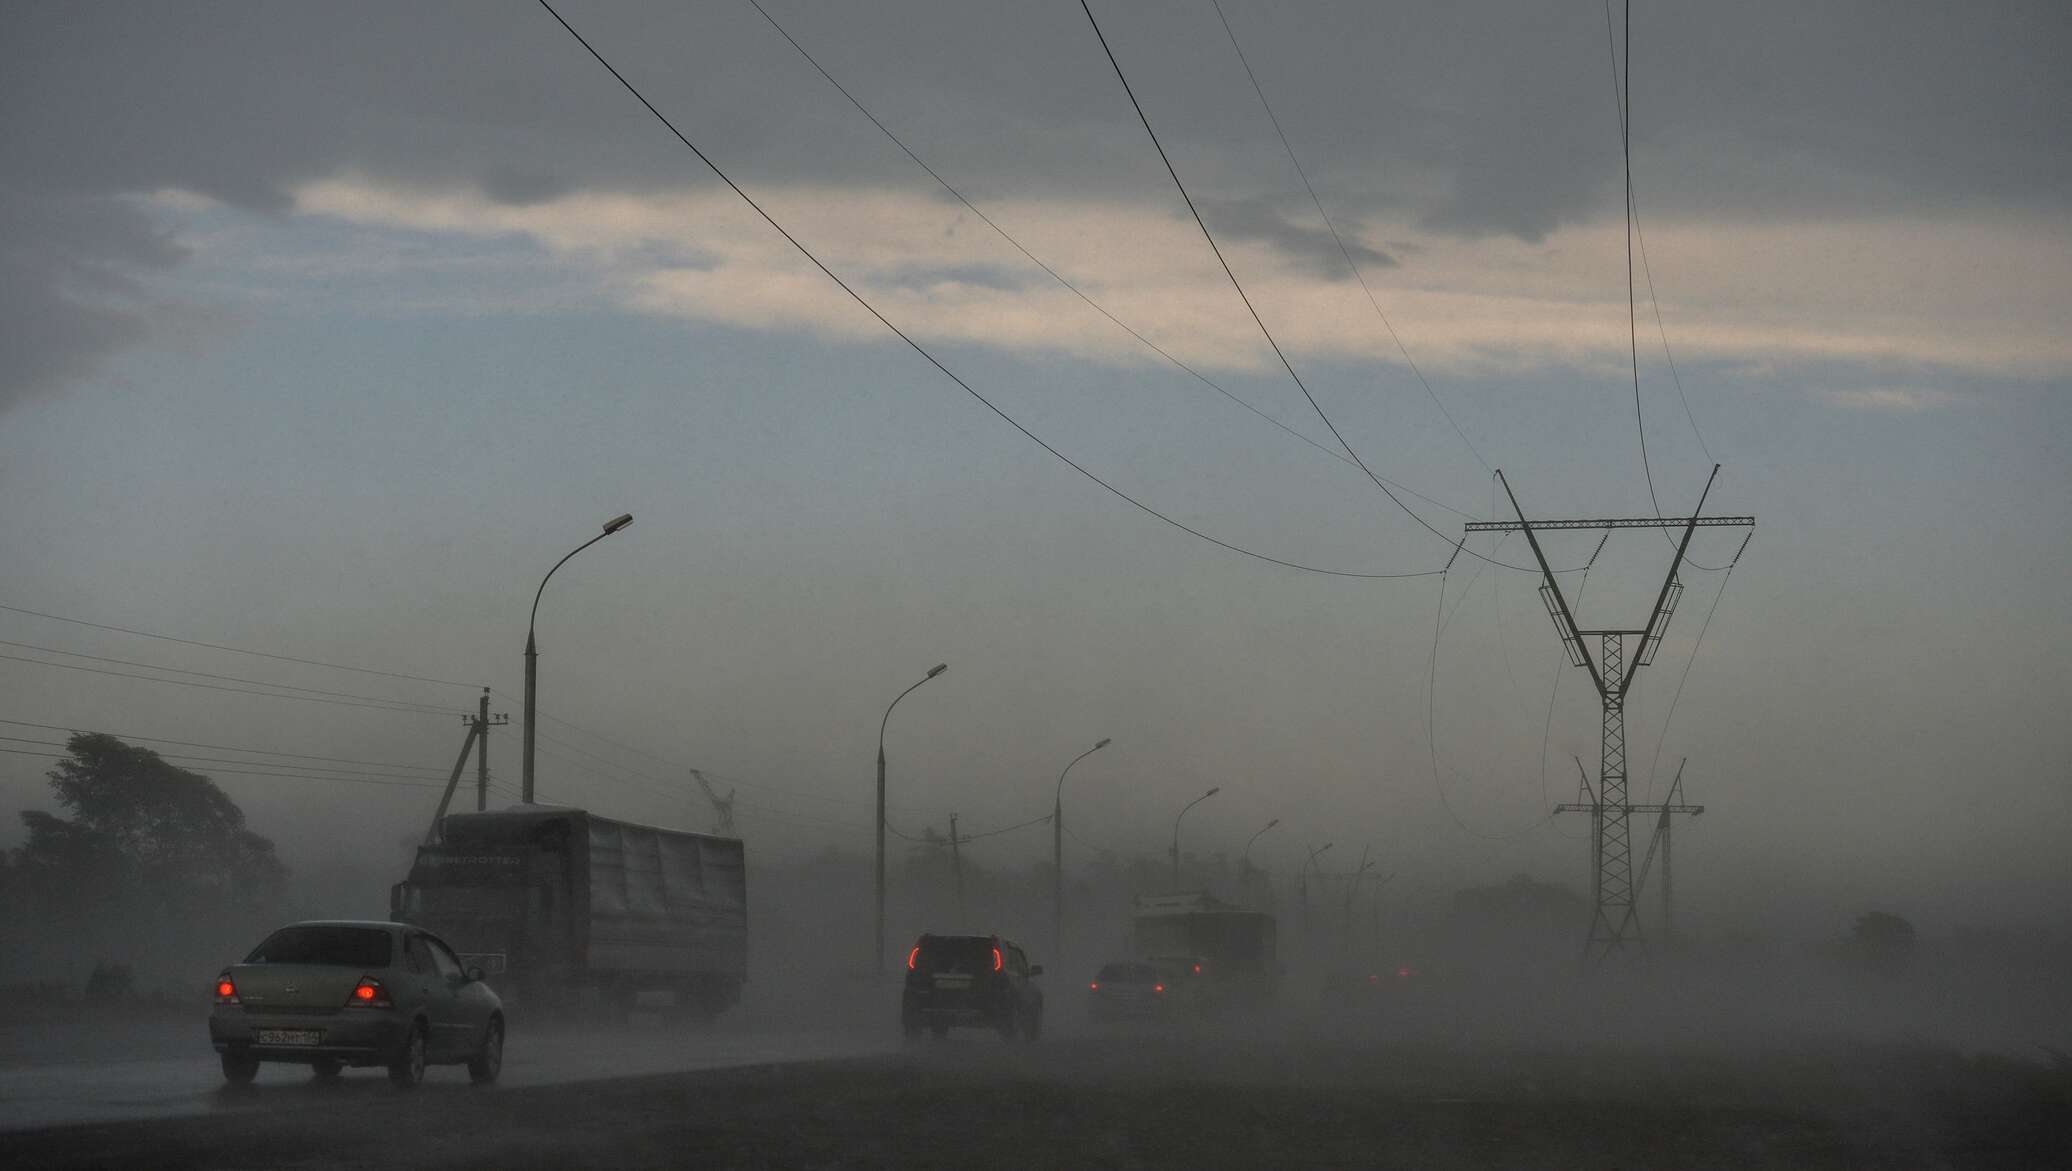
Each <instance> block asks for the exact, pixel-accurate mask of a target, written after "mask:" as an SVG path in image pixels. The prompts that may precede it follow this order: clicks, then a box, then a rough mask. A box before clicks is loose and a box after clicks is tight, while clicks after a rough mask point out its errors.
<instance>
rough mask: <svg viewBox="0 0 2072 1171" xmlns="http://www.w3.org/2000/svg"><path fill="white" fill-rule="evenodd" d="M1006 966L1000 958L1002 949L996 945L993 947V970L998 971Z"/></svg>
mask: <svg viewBox="0 0 2072 1171" xmlns="http://www.w3.org/2000/svg"><path fill="white" fill-rule="evenodd" d="M1004 966H1005V965H1004V964H1002V962H1001V960H1000V949H999V948H997V947H996V948H994V949H993V970H994V971H996V972H997V971H999V970H1000V969H1001V968H1002V967H1004Z"/></svg>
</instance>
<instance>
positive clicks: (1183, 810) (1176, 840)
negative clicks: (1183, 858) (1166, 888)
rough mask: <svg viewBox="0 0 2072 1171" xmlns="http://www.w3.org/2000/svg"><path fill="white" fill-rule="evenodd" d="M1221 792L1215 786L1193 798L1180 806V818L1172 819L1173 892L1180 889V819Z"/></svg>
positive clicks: (1218, 787) (1220, 789)
mask: <svg viewBox="0 0 2072 1171" xmlns="http://www.w3.org/2000/svg"><path fill="white" fill-rule="evenodd" d="M1222 791H1223V786H1221V785H1218V786H1216V787H1215V788H1213V789H1210V790H1209V791H1208V792H1206V793H1203V794H1202V795H1201V796H1199V797H1196V798H1195V799H1194V800H1192V801H1189V802H1188V803H1187V804H1185V805H1183V806H1181V807H1180V816H1179V817H1175V818H1173V889H1174V890H1178V889H1179V888H1180V818H1181V817H1185V816H1187V811H1188V810H1189V809H1192V808H1194V807H1195V806H1197V805H1199V804H1201V803H1202V802H1204V801H1206V800H1208V799H1209V798H1211V797H1214V796H1215V795H1216V794H1218V793H1221V792H1222Z"/></svg>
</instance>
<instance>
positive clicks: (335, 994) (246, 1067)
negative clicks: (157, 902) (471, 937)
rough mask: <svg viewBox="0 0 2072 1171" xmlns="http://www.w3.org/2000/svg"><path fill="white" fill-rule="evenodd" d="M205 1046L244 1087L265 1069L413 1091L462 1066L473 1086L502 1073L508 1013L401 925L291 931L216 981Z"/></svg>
mask: <svg viewBox="0 0 2072 1171" xmlns="http://www.w3.org/2000/svg"><path fill="white" fill-rule="evenodd" d="M209 1039H210V1040H211V1041H212V1042H214V1043H215V1046H216V1052H217V1053H218V1054H220V1055H221V1056H222V1059H223V1076H224V1077H225V1078H228V1079H229V1080H230V1082H231V1083H232V1084H234V1085H243V1084H245V1083H247V1082H250V1081H251V1080H252V1079H253V1077H255V1076H257V1074H258V1072H259V1066H260V1063H262V1062H267V1061H273V1062H281V1063H284V1064H290V1065H307V1066H309V1067H310V1069H311V1070H313V1071H314V1072H315V1073H316V1076H317V1077H319V1078H326V1079H328V1078H335V1077H337V1076H338V1074H339V1072H340V1071H341V1070H343V1069H345V1068H346V1067H347V1066H353V1067H361V1066H385V1067H386V1068H387V1069H388V1074H389V1080H390V1081H392V1082H395V1083H396V1084H397V1085H399V1086H406V1087H407V1086H414V1085H416V1084H417V1083H418V1082H419V1081H422V1080H423V1078H424V1071H425V1067H426V1066H427V1065H442V1064H453V1065H458V1064H465V1065H466V1066H467V1067H468V1076H469V1077H470V1078H471V1079H473V1080H474V1081H475V1082H477V1083H478V1084H480V1083H487V1082H493V1081H495V1080H496V1078H497V1074H498V1073H500V1072H501V1071H502V1069H503V1064H504V1010H503V1004H502V1002H501V1001H499V1000H498V999H497V995H496V993H495V992H494V991H493V990H491V989H490V987H489V985H487V984H485V983H483V982H482V971H481V969H479V968H463V967H462V966H461V962H460V960H459V959H458V958H456V957H455V956H454V954H453V949H452V948H450V947H448V946H447V945H446V943H445V941H444V940H442V939H440V938H439V937H438V936H436V935H433V934H431V933H430V932H428V931H424V930H421V929H419V928H415V927H411V926H409V925H407V924H403V923H361V922H351V921H316V922H307V923H294V924H290V925H289V926H286V927H283V928H281V929H280V930H278V931H275V932H274V933H273V934H272V935H269V936H267V937H266V939H265V941H264V942H262V943H260V945H259V946H258V947H255V948H253V949H252V952H251V954H250V955H247V956H246V957H245V958H244V960H243V961H242V962H240V963H236V964H232V965H231V966H230V967H228V968H225V969H223V973H222V974H221V975H219V976H217V977H216V1007H215V1010H214V1011H213V1012H211V1013H210V1014H209Z"/></svg>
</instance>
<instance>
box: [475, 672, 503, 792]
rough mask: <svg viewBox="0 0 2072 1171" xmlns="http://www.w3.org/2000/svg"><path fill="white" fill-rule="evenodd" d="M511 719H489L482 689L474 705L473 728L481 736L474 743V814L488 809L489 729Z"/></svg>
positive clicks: (487, 704) (487, 690) (486, 695)
mask: <svg viewBox="0 0 2072 1171" xmlns="http://www.w3.org/2000/svg"><path fill="white" fill-rule="evenodd" d="M510 722H511V717H509V716H505V715H500V716H498V717H496V718H495V719H494V720H492V719H490V718H489V689H488V688H487V687H485V688H483V689H482V696H481V698H480V699H478V700H477V701H476V704H475V726H476V727H477V728H480V729H481V730H482V731H481V735H480V736H479V737H478V738H477V739H476V741H475V812H477V813H480V812H482V811H483V810H485V809H488V808H489V729H490V727H491V726H492V725H495V724H508V723H510Z"/></svg>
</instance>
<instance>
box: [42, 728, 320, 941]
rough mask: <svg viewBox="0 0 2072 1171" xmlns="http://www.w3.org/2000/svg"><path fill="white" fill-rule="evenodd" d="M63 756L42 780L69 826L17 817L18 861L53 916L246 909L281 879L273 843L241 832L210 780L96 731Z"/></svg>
mask: <svg viewBox="0 0 2072 1171" xmlns="http://www.w3.org/2000/svg"><path fill="white" fill-rule="evenodd" d="M65 747H66V749H67V751H68V752H69V753H70V756H69V757H67V758H66V759H64V760H61V761H59V762H58V764H57V765H56V766H55V767H53V768H52V769H51V770H50V772H49V773H48V774H46V775H47V776H48V777H49V779H50V787H51V791H52V792H53V793H55V794H56V795H57V800H58V803H59V804H60V805H61V806H63V807H64V808H65V810H66V811H67V812H69V813H70V814H71V815H72V817H71V820H69V821H68V820H65V819H63V818H60V817H57V816H55V815H53V814H49V813H45V812H42V811H40V810H27V811H24V812H23V813H22V815H21V816H22V821H23V823H24V824H25V825H26V826H27V827H28V831H29V837H28V840H27V841H26V842H25V843H24V844H23V845H22V847H21V848H20V849H19V850H18V851H17V852H16V859H15V862H16V867H17V869H18V870H19V872H20V873H19V876H18V877H19V878H20V880H21V881H22V882H23V883H24V884H25V885H31V886H33V887H34V888H36V889H37V891H38V892H39V893H41V894H42V895H44V896H45V898H46V899H48V900H49V901H50V903H54V904H56V906H55V907H54V908H53V909H76V910H88V909H92V908H93V907H95V906H96V905H99V904H101V903H102V902H103V900H108V899H123V900H126V901H127V900H141V901H143V902H145V903H148V904H151V905H154V906H156V908H157V909H159V910H161V911H175V910H177V909H180V908H182V907H185V906H194V905H205V906H214V907H219V908H220V907H252V906H257V905H259V904H261V903H263V902H265V901H267V900H268V899H269V898H270V897H271V896H272V895H273V894H274V893H275V892H276V891H278V889H279V887H280V884H281V881H282V880H283V879H284V878H286V877H287V867H286V866H284V865H282V864H281V861H280V859H278V858H277V857H275V856H274V850H273V843H272V842H271V841H268V840H267V839H266V838H264V837H262V836H260V835H259V834H256V833H254V832H252V831H251V830H249V829H247V828H245V815H244V811H243V810H241V809H239V808H238V807H237V803H236V802H234V801H232V800H231V799H230V798H229V796H227V795H226V794H225V793H224V792H223V790H221V789H219V788H217V787H216V783H215V782H214V781H211V780H210V779H209V778H207V777H205V776H202V775H201V774H199V773H192V772H188V771H187V770H186V769H183V768H179V767H177V766H174V765H171V764H168V763H166V761H165V760H164V758H162V757H160V756H159V755H158V753H156V752H153V751H152V750H151V749H148V748H133V747H131V746H130V745H128V744H125V743H123V742H122V741H121V740H118V739H116V738H115V737H113V736H109V735H105V734H102V733H98V732H77V733H74V734H73V735H72V737H71V738H70V739H69V740H68V741H66V745H65Z"/></svg>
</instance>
